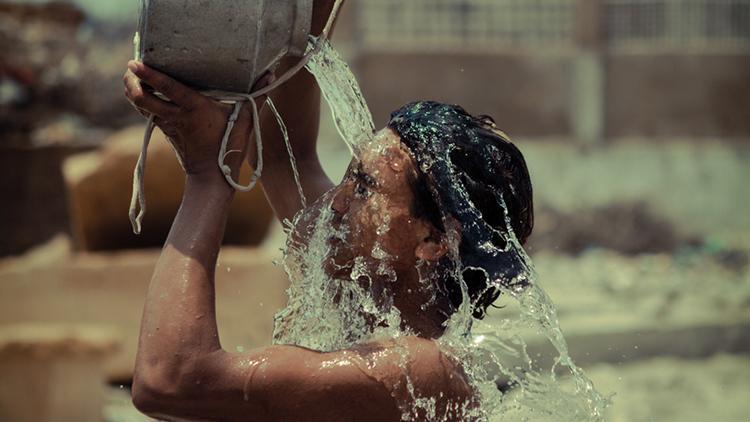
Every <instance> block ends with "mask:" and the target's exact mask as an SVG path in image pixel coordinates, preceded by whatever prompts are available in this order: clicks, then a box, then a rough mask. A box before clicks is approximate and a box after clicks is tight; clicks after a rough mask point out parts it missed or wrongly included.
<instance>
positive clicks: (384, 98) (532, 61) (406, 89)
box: [355, 52, 570, 136]
mask: <svg viewBox="0 0 750 422" xmlns="http://www.w3.org/2000/svg"><path fill="white" fill-rule="evenodd" d="M355 71H356V73H357V77H358V79H359V82H360V85H361V86H362V90H363V93H364V95H365V98H366V99H367V101H368V103H369V105H370V108H371V109H372V112H373V116H374V117H375V121H376V123H377V125H378V126H379V127H382V126H383V125H385V123H386V122H387V120H388V116H389V115H390V113H391V112H392V111H394V110H395V109H396V108H398V107H400V106H401V105H403V104H406V103H408V102H410V101H414V100H428V99H430V100H437V101H443V102H448V103H456V104H461V105H462V106H463V107H464V108H466V109H467V111H469V112H470V113H473V114H488V115H490V116H492V117H494V118H495V120H496V121H497V123H498V126H500V127H501V128H502V129H503V130H505V131H507V132H508V133H509V134H510V135H511V136H513V135H525V136H546V135H549V134H560V133H568V132H569V131H570V127H569V122H568V117H567V108H568V103H567V102H568V94H567V81H568V80H569V79H570V76H569V72H570V66H569V65H568V63H567V60H565V59H563V58H560V57H554V56H553V57H549V56H548V57H536V58H532V57H527V56H495V57H492V56H487V55H484V54H459V55H446V54H429V53H422V54H420V53H412V52H410V53H408V54H406V53H405V54H398V53H395V54H389V53H379V54H366V55H362V56H361V57H360V58H359V59H358V60H357V61H356V64H355Z"/></svg>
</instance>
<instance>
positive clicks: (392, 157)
mask: <svg viewBox="0 0 750 422" xmlns="http://www.w3.org/2000/svg"><path fill="white" fill-rule="evenodd" d="M410 160H411V157H410V156H409V153H408V151H407V150H406V147H405V146H404V145H403V144H402V143H401V137H400V136H399V135H398V133H396V132H395V131H394V130H393V129H391V128H385V129H382V130H380V131H379V132H377V133H376V134H375V136H374V137H373V139H372V140H371V141H370V142H369V143H367V144H366V145H364V147H363V148H362V150H361V151H360V154H359V161H360V163H361V166H362V167H364V168H370V169H372V170H374V169H376V168H377V167H380V166H383V165H391V166H392V165H393V164H397V165H398V164H399V163H402V164H403V162H404V161H410ZM356 161H357V160H356V159H355V160H354V162H356Z"/></svg>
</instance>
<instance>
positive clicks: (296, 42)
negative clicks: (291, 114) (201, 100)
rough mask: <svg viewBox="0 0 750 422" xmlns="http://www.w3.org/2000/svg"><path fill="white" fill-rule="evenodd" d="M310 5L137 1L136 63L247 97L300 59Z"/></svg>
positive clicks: (287, 0)
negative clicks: (281, 66) (285, 61)
mask: <svg viewBox="0 0 750 422" xmlns="http://www.w3.org/2000/svg"><path fill="white" fill-rule="evenodd" d="M312 7H313V0H210V1H194V0H193V1H185V0H142V1H141V14H140V20H139V24H138V33H137V34H136V58H137V59H140V60H142V61H143V63H145V64H146V65H148V66H150V67H153V68H154V69H157V70H159V71H161V72H163V73H166V74H167V75H170V76H172V77H173V78H175V79H177V80H179V81H181V82H183V83H185V84H187V85H190V86H192V87H194V88H196V89H200V90H204V91H221V92H230V93H244V94H247V93H249V92H250V89H251V88H252V86H253V84H254V83H255V82H256V81H257V79H258V78H259V77H261V76H262V75H263V74H264V73H265V72H266V71H267V70H269V69H272V68H273V67H274V66H275V65H276V64H277V63H278V62H279V61H280V60H281V59H282V58H283V57H285V56H293V57H301V56H303V55H304V53H305V48H306V46H307V41H308V36H309V34H310V25H311V21H312Z"/></svg>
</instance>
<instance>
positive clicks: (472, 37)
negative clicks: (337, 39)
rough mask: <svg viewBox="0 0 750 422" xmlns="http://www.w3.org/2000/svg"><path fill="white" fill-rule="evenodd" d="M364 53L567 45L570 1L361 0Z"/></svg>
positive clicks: (571, 35)
mask: <svg viewBox="0 0 750 422" xmlns="http://www.w3.org/2000/svg"><path fill="white" fill-rule="evenodd" d="M358 3H359V24H360V41H361V47H363V48H364V49H366V50H379V49H388V50H393V49H397V50H419V51H424V50H441V51H443V50H464V49H470V50H483V51H493V50H498V49H505V48H509V47H510V48H513V47H518V46H528V45H534V46H547V47H554V46H565V45H572V41H573V33H572V30H573V27H572V22H573V18H574V16H573V2H572V0H359V1H358Z"/></svg>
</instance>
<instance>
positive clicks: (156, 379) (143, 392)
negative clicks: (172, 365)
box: [132, 369, 190, 419]
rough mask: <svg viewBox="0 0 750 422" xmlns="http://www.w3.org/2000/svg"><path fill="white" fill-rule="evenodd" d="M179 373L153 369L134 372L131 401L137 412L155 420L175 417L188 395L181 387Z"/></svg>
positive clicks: (182, 384) (182, 383)
mask: <svg viewBox="0 0 750 422" xmlns="http://www.w3.org/2000/svg"><path fill="white" fill-rule="evenodd" d="M177 373H179V372H171V371H159V370H155V369H146V370H136V373H135V375H134V378H133V388H132V401H133V405H134V406H135V408H136V409H138V411H139V412H141V413H143V414H145V415H147V416H150V417H152V418H155V419H169V416H177V415H178V414H179V410H180V409H181V407H182V405H183V404H184V403H185V402H186V400H187V399H188V397H190V393H189V392H188V391H186V389H185V388H184V387H183V386H184V385H185V383H184V382H182V380H181V379H182V377H180V376H179V375H176V374H177Z"/></svg>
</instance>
